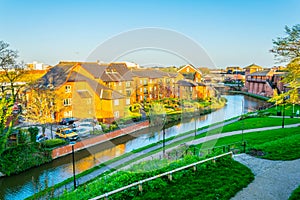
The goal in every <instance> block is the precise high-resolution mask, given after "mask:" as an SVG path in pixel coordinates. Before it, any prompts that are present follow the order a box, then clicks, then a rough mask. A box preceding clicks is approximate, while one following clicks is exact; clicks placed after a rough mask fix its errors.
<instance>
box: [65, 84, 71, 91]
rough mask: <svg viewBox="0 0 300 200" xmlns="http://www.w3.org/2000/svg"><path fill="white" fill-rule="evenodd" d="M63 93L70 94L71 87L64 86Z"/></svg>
mask: <svg viewBox="0 0 300 200" xmlns="http://www.w3.org/2000/svg"><path fill="white" fill-rule="evenodd" d="M65 92H66V93H70V92H71V85H66V86H65Z"/></svg>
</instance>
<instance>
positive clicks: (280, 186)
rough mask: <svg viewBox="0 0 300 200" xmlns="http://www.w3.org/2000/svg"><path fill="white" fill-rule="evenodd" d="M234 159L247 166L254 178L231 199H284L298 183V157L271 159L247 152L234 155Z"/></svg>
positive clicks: (299, 175)
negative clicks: (285, 159) (257, 156)
mask: <svg viewBox="0 0 300 200" xmlns="http://www.w3.org/2000/svg"><path fill="white" fill-rule="evenodd" d="M234 159H235V160H236V161H238V162H240V163H242V164H244V165H246V166H247V167H249V168H250V169H251V170H252V172H253V173H254V175H255V179H254V181H253V182H252V183H250V184H249V185H248V186H247V187H246V188H244V189H243V190H241V191H240V192H238V193H237V194H236V196H235V197H233V198H232V200H240V199H243V200H248V199H249V200H261V199H262V200H277V199H278V200H284V199H288V198H289V196H290V195H291V193H292V192H293V190H295V189H296V188H297V187H298V185H299V184H300V159H297V160H292V161H271V160H265V159H260V158H255V157H252V156H249V155H247V154H239V155H235V156H234Z"/></svg>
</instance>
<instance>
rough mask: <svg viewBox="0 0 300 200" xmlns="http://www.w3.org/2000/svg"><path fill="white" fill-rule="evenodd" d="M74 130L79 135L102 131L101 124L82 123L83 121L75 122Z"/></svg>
mask: <svg viewBox="0 0 300 200" xmlns="http://www.w3.org/2000/svg"><path fill="white" fill-rule="evenodd" d="M73 129H74V130H75V131H76V132H78V133H79V134H80V132H93V131H101V130H102V128H101V126H100V125H99V124H94V123H92V122H81V121H77V122H74V124H73ZM85 130H86V131H85Z"/></svg>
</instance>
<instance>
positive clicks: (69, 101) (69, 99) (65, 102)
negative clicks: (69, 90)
mask: <svg viewBox="0 0 300 200" xmlns="http://www.w3.org/2000/svg"><path fill="white" fill-rule="evenodd" d="M71 101H72V99H71V98H67V99H64V106H70V105H71Z"/></svg>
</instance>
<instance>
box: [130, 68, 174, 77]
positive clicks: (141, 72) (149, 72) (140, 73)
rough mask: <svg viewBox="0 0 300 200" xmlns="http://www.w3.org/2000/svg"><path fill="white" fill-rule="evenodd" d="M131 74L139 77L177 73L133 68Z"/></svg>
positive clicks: (168, 75)
mask: <svg viewBox="0 0 300 200" xmlns="http://www.w3.org/2000/svg"><path fill="white" fill-rule="evenodd" d="M132 74H133V76H136V77H140V78H150V79H155V78H163V77H172V78H174V77H176V76H177V75H178V73H170V72H164V71H160V70H156V69H135V70H132Z"/></svg>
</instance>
